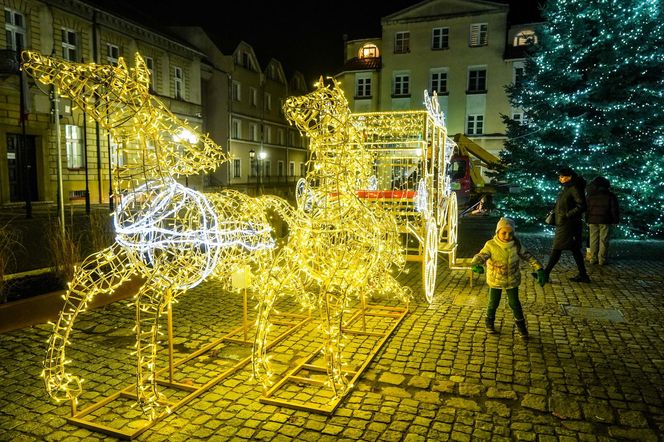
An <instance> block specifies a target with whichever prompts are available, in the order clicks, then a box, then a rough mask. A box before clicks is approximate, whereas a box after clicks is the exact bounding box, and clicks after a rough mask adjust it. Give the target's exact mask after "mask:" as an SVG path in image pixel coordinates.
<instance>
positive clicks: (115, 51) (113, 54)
mask: <svg viewBox="0 0 664 442" xmlns="http://www.w3.org/2000/svg"><path fill="white" fill-rule="evenodd" d="M118 58H120V48H119V47H118V46H116V45H112V44H110V43H106V61H108V64H110V65H111V66H117V65H118Z"/></svg>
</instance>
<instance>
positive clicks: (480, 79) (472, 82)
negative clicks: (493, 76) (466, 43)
mask: <svg viewBox="0 0 664 442" xmlns="http://www.w3.org/2000/svg"><path fill="white" fill-rule="evenodd" d="M482 72H483V73H484V75H480V74H481V73H482ZM473 74H475V75H473ZM482 83H483V85H484V87H483V88H480V86H482ZM466 90H467V91H468V92H470V93H485V92H486V91H487V72H486V66H471V67H469V68H468V84H467V89H466Z"/></svg>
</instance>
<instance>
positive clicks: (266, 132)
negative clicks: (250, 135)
mask: <svg viewBox="0 0 664 442" xmlns="http://www.w3.org/2000/svg"><path fill="white" fill-rule="evenodd" d="M263 131H264V135H265V138H264V141H265V142H266V143H267V144H272V127H271V126H267V125H264V126H263Z"/></svg>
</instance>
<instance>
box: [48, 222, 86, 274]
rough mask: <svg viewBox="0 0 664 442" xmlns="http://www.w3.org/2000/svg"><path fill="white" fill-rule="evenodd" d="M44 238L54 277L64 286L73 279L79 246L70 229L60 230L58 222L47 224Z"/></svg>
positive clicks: (78, 258)
mask: <svg viewBox="0 0 664 442" xmlns="http://www.w3.org/2000/svg"><path fill="white" fill-rule="evenodd" d="M46 237H47V241H48V249H49V253H50V256H51V263H52V264H53V270H54V273H55V276H56V277H57V278H58V279H59V280H60V281H61V282H63V283H65V284H66V283H67V282H69V281H71V280H72V278H73V277H74V270H75V267H76V264H77V263H78V262H79V261H80V260H81V253H80V248H79V244H78V242H77V241H75V239H74V237H73V235H72V233H71V229H69V230H68V229H62V227H61V225H60V220H57V221H51V222H50V223H49V225H48V231H47V232H46Z"/></svg>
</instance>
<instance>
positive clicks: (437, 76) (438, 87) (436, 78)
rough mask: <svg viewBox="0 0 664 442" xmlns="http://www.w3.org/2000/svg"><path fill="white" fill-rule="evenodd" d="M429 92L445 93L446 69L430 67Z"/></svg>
mask: <svg viewBox="0 0 664 442" xmlns="http://www.w3.org/2000/svg"><path fill="white" fill-rule="evenodd" d="M429 86H430V90H429V92H430V93H432V94H433V93H434V91H435V92H436V93H437V94H438V95H442V94H446V93H447V69H432V70H431V81H430V85H429Z"/></svg>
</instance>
